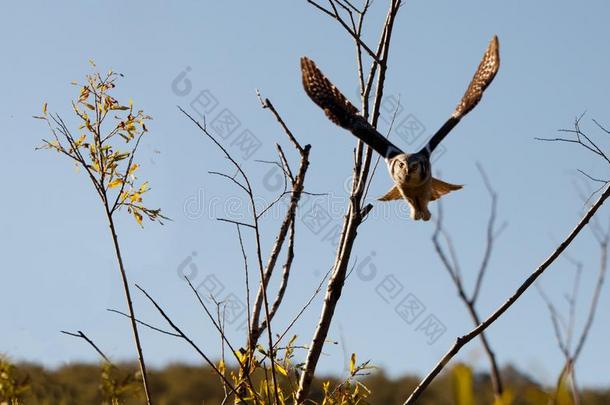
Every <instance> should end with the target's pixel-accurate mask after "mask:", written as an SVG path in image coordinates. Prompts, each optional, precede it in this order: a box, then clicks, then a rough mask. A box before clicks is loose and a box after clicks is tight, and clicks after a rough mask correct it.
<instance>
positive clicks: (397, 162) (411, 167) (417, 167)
mask: <svg viewBox="0 0 610 405" xmlns="http://www.w3.org/2000/svg"><path fill="white" fill-rule="evenodd" d="M390 174H391V176H392V179H393V180H394V181H395V182H396V183H399V184H404V185H406V186H410V187H416V186H419V185H421V184H423V183H425V182H426V181H427V180H428V179H429V178H430V161H429V160H428V159H427V157H426V156H424V155H421V154H418V153H415V154H412V155H407V154H406V153H403V154H400V155H398V156H395V157H394V158H392V160H391V161H390Z"/></svg>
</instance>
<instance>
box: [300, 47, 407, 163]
mask: <svg viewBox="0 0 610 405" xmlns="http://www.w3.org/2000/svg"><path fill="white" fill-rule="evenodd" d="M301 73H302V74H303V87H304V88H305V92H306V93H307V95H308V96H309V98H311V99H312V100H313V102H314V103H316V104H317V105H318V106H319V107H320V108H322V109H323V110H324V112H325V113H326V116H327V117H328V118H329V119H330V120H331V121H332V122H334V123H335V124H337V125H339V126H340V127H342V128H345V129H347V130H349V131H351V132H352V133H353V134H354V135H355V136H356V137H358V138H359V139H361V140H362V141H363V142H364V143H366V144H367V145H369V146H370V147H371V148H373V150H375V151H376V152H377V153H379V154H380V155H381V156H383V157H384V158H388V159H389V158H392V157H394V156H396V155H398V154H400V153H402V151H401V150H400V149H399V148H398V147H396V146H395V145H394V144H392V143H391V142H390V141H388V140H387V138H385V137H384V136H383V135H381V134H380V133H379V132H378V131H377V130H376V129H375V128H373V126H372V125H371V124H369V123H368V121H367V120H366V119H364V117H362V115H360V114H359V113H358V109H357V108H356V107H354V105H353V104H352V103H350V102H349V100H348V99H347V98H346V97H345V96H344V95H343V94H341V92H340V91H339V89H337V88H336V87H335V86H334V85H333V84H332V83H331V82H330V80H328V79H327V78H326V76H324V74H323V73H322V72H321V71H320V69H318V67H317V66H316V64H315V63H314V62H313V61H312V60H311V59H309V58H307V57H302V58H301Z"/></svg>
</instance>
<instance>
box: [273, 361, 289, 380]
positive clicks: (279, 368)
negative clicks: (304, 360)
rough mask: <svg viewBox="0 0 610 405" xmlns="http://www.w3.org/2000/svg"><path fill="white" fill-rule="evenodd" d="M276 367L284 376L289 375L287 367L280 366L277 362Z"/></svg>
mask: <svg viewBox="0 0 610 405" xmlns="http://www.w3.org/2000/svg"><path fill="white" fill-rule="evenodd" d="M275 369H276V370H277V371H279V372H280V374H282V375H283V376H284V377H288V371H286V369H285V368H284V367H282V366H280V365H279V364H277V363H276V364H275Z"/></svg>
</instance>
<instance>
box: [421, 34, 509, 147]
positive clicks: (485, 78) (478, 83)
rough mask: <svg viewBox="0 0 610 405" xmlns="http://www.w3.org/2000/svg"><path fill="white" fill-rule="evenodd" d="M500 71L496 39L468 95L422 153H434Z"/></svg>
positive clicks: (473, 79) (475, 76)
mask: <svg viewBox="0 0 610 405" xmlns="http://www.w3.org/2000/svg"><path fill="white" fill-rule="evenodd" d="M499 69H500V45H499V42H498V37H497V36H495V35H494V37H493V38H492V39H491V41H490V42H489V45H488V46H487V50H486V51H485V55H483V59H482V60H481V63H480V64H479V67H478V69H477V71H476V73H475V74H474V77H473V78H472V81H471V82H470V85H468V89H466V93H464V96H463V97H462V100H460V103H459V104H458V105H457V107H456V108H455V111H454V112H453V114H451V117H449V119H448V120H447V122H445V124H444V125H443V126H442V127H441V128H440V129H439V130H438V131H437V132H436V133H435V134H434V136H432V138H431V139H430V142H428V145H426V147H424V149H422V152H426V153H428V154H430V153H432V151H433V150H434V148H436V147H437V146H438V144H439V143H441V141H442V140H443V139H444V138H445V136H447V134H448V133H449V132H451V130H452V129H453V127H455V126H456V125H457V123H458V122H460V120H461V119H462V117H464V116H465V115H466V114H468V113H469V112H470V111H471V110H472V109H473V108H474V107H476V105H477V104H478V103H479V101H480V100H481V97H483V92H484V91H485V89H486V88H487V86H489V85H490V84H491V82H492V81H493V79H494V77H496V73H498V70H499Z"/></svg>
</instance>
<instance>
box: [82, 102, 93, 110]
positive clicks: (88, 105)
mask: <svg viewBox="0 0 610 405" xmlns="http://www.w3.org/2000/svg"><path fill="white" fill-rule="evenodd" d="M83 105H84V106H85V107H87V108H88V109H90V110H95V107H94V106H92V105H91V104H89V103H83Z"/></svg>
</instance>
